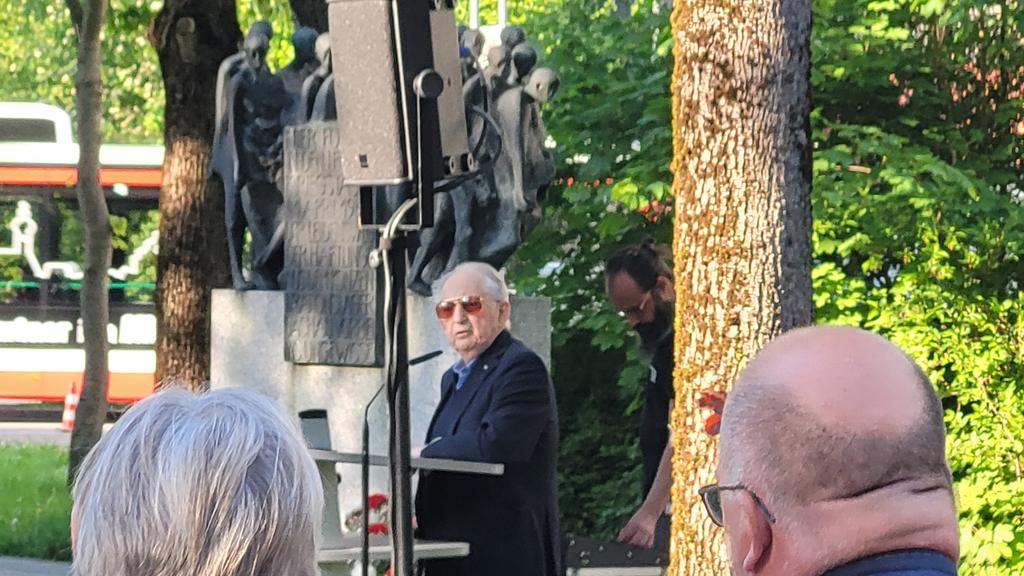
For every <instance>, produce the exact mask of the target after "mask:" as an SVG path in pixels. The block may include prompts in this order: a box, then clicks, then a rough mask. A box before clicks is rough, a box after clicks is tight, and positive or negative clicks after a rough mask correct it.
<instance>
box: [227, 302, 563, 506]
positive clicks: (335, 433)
mask: <svg viewBox="0 0 1024 576" xmlns="http://www.w3.org/2000/svg"><path fill="white" fill-rule="evenodd" d="M406 302H407V304H406V305H407V310H408V325H409V357H410V358H416V357H417V356H420V355H423V354H426V353H429V352H433V351H435V350H442V351H444V354H443V355H442V356H440V357H438V358H434V359H432V360H429V361H427V362H424V363H422V364H419V365H417V366H412V367H410V368H409V382H410V390H409V399H410V419H411V429H412V438H411V440H412V446H413V447H414V448H415V447H419V446H422V445H423V441H424V436H425V435H426V430H427V426H428V425H429V423H430V418H431V416H432V415H433V412H434V408H435V407H436V406H437V402H438V400H439V396H440V383H441V376H442V374H443V373H444V372H445V370H447V369H448V368H449V367H451V365H452V364H454V363H455V361H456V360H457V356H456V355H455V353H454V352H452V351H451V349H450V348H449V346H448V341H447V340H446V338H445V336H444V334H443V333H442V331H441V328H440V325H439V323H438V321H437V318H436V317H435V316H434V305H433V301H432V300H430V299H429V298H423V297H420V296H415V295H409V296H408V297H407V300H406ZM284 311H285V294H284V293H282V292H269V291H248V292H236V291H234V290H215V291H214V292H213V326H212V337H211V361H210V372H211V375H210V387H211V388H214V389H216V388H224V387H228V386H236V387H243V388H249V389H254V390H259V391H261V392H263V393H265V394H267V395H269V396H271V397H272V398H274V399H275V400H277V401H278V402H280V403H281V404H282V405H283V406H284V407H285V409H286V410H287V411H288V413H289V414H291V415H293V416H294V417H295V418H296V419H297V417H298V413H299V412H300V411H303V410H309V409H324V410H327V417H328V421H329V423H330V431H331V446H332V448H333V450H335V451H340V452H353V453H359V452H360V451H361V450H362V425H363V410H364V409H365V408H366V404H367V402H368V401H369V400H370V398H371V397H372V396H373V394H374V392H375V391H376V390H377V388H378V387H379V386H380V385H381V383H382V382H383V370H382V369H381V368H379V367H355V366H326V365H315V364H294V363H292V362H289V361H287V360H285V353H284V351H285V318H284V316H285V313H284ZM511 332H512V334H513V335H514V336H515V337H517V338H519V339H520V340H522V341H523V342H525V343H526V344H527V345H528V346H529V347H530V348H532V349H533V350H535V351H536V352H537V353H538V354H539V355H540V356H541V358H543V359H544V361H545V363H547V364H549V366H550V355H551V312H550V304H549V302H548V300H547V299H541V298H517V297H513V298H512V325H511ZM387 434H388V418H387V399H386V398H385V397H384V394H381V396H380V397H379V398H378V399H377V401H376V402H374V404H373V406H372V407H371V408H370V453H371V454H377V455H386V453H387V446H388V437H387ZM338 472H339V474H341V478H342V481H341V486H340V487H339V491H338V493H339V495H338V499H339V505H340V507H341V515H342V520H343V521H344V518H345V516H347V515H348V514H349V513H350V512H351V511H353V510H355V509H357V508H358V507H359V499H360V491H361V486H360V478H361V474H360V470H359V466H358V465H355V464H338ZM414 485H415V483H414ZM387 486H388V481H387V468H386V467H383V466H374V467H372V468H371V470H370V493H371V494H372V493H374V492H381V493H387V491H388V490H387Z"/></svg>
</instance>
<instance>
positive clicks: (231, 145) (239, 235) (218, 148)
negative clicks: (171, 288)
mask: <svg viewBox="0 0 1024 576" xmlns="http://www.w3.org/2000/svg"><path fill="white" fill-rule="evenodd" d="M253 36H263V37H265V38H266V40H267V43H268V45H269V43H270V40H271V39H272V38H273V36H274V29H273V27H271V25H270V23H269V22H266V21H262V20H260V21H258V22H255V23H253V25H252V26H251V27H250V28H249V33H248V35H247V37H253ZM246 66H248V64H247V61H246V57H245V50H244V49H242V50H239V51H238V53H237V54H232V55H231V56H228V57H227V58H225V59H224V61H223V62H221V64H220V68H219V69H218V70H217V88H216V106H217V110H216V116H215V122H214V134H213V151H212V158H211V161H210V177H212V178H216V179H217V180H219V181H220V185H221V186H222V187H223V190H224V215H225V216H224V218H225V223H226V226H227V232H228V250H229V254H228V259H229V261H230V262H231V278H232V283H233V285H234V286H235V288H236V289H242V288H244V287H245V285H246V283H245V280H244V278H243V277H242V270H241V247H242V239H243V237H244V234H245V214H244V213H243V210H242V199H241V193H240V190H239V186H238V184H237V182H236V181H235V176H236V174H237V172H238V149H236V147H235V137H234V114H233V105H232V102H233V99H234V93H233V89H232V86H231V82H232V80H233V79H234V78H235V77H236V76H237V75H238V73H239V72H240V71H241V70H242V69H243V68H245V67H246ZM229 96H230V97H231V98H229ZM236 252H237V253H236Z"/></svg>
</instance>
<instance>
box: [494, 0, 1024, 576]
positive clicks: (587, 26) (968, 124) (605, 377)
mask: <svg viewBox="0 0 1024 576" xmlns="http://www.w3.org/2000/svg"><path fill="white" fill-rule="evenodd" d="M1019 4H1020V3H1019V0H1015V1H1011V2H1007V3H1003V4H977V3H974V2H966V1H963V0H945V1H939V2H936V1H932V0H889V1H878V0H855V1H851V2H842V1H839V0H817V1H816V2H815V5H814V10H815V27H814V31H813V38H812V42H813V46H812V55H813V67H812V84H813V91H814V98H815V99H814V105H815V111H814V113H813V116H812V124H813V130H814V135H813V136H814V142H815V154H814V188H813V204H814V216H815V219H814V270H813V280H814V286H815V296H814V297H815V307H816V309H817V317H818V320H819V321H820V322H824V323H842V324H854V325H859V326H864V327H866V328H868V329H871V330H876V331H879V332H881V333H883V334H885V335H887V336H889V337H890V338H892V339H893V340H894V341H895V342H897V343H898V344H899V345H901V346H902V347H904V348H905V349H906V350H908V351H909V352H910V353H911V354H912V355H913V356H914V357H915V358H916V359H917V360H918V361H919V362H920V363H921V364H922V365H923V366H924V367H925V369H926V371H927V372H928V373H929V375H930V376H931V378H932V379H933V381H934V382H935V384H936V386H937V388H938V390H939V392H940V394H941V396H942V398H943V405H944V407H945V410H946V423H947V428H948V431H949V442H948V444H949V456H950V461H951V464H952V468H953V474H954V477H955V479H956V483H957V492H958V502H959V509H960V518H961V531H962V532H961V535H962V551H963V561H962V566H961V569H962V572H961V573H963V574H968V575H988V574H1000V575H1002V574H1017V573H1024V530H1022V529H1021V526H1024V456H1022V454H1024V393H1022V390H1021V385H1020V382H1021V381H1022V379H1024V331H1022V329H1024V296H1022V295H1021V292H1020V286H1019V282H1020V281H1021V278H1022V277H1024V275H1022V272H1024V270H1022V265H1021V263H1020V260H1019V257H1018V254H1020V253H1021V250H1022V248H1024V246H1022V243H1024V221H1022V218H1024V215H1022V214H1024V213H1022V210H1021V206H1020V201H1021V200H1022V199H1024V179H1022V174H1021V158H1022V152H1021V137H1022V136H1024V124H1022V123H1021V119H1022V111H1024V102H1022V96H1021V88H1022V86H1024V68H1021V67H1020V66H1021V63H1022V62H1024V42H1022V34H1024V26H1022V25H1021V22H1022V20H1021V19H1020V16H1019V14H1020V11H1021V6H1020V5H1019ZM652 8H653V5H652V4H651V3H650V2H638V3H636V4H635V5H634V7H633V9H632V14H631V17H630V18H628V19H624V20H623V19H618V18H615V17H613V16H611V13H612V10H613V8H612V6H610V5H604V6H600V7H598V8H594V7H593V6H592V5H588V4H586V3H584V2H578V1H575V0H563V1H562V2H558V3H550V4H545V5H544V6H542V7H538V8H535V9H534V10H533V11H532V12H530V13H529V14H528V17H527V22H526V26H527V30H528V32H530V33H532V34H533V35H534V39H535V40H536V41H538V42H539V43H540V44H542V45H543V46H544V48H545V51H544V54H545V58H546V60H545V62H544V63H545V64H547V65H550V66H552V67H554V68H556V69H557V70H558V71H559V72H560V73H561V75H562V78H563V87H564V88H563V91H562V93H561V94H559V97H558V99H557V100H556V101H555V102H554V103H552V104H551V105H549V106H548V107H547V108H546V110H545V122H546V124H547V126H548V130H549V132H550V134H551V135H552V137H553V139H554V140H555V142H556V143H557V146H556V149H555V153H556V157H557V158H558V159H559V161H560V164H559V176H560V177H561V179H562V180H561V183H560V185H558V186H555V187H554V189H553V190H552V191H551V192H550V196H549V198H548V200H547V204H546V207H545V221H544V223H543V224H542V225H541V226H540V227H539V228H538V229H537V230H535V231H534V232H533V234H532V235H531V236H530V239H529V240H528V241H527V243H526V244H525V245H524V246H523V247H522V248H521V249H520V251H519V253H518V255H517V257H516V261H515V262H514V264H513V272H514V277H515V280H516V286H517V288H518V289H519V290H520V292H524V293H528V294H542V295H546V296H549V297H550V298H551V299H552V304H553V323H554V325H555V326H556V330H555V331H554V350H553V360H554V372H555V380H556V386H557V387H558V395H559V402H560V406H561V410H562V428H563V436H562V460H561V468H562V470H563V478H562V503H563V515H564V517H565V524H566V527H567V528H568V529H571V530H579V531H581V532H588V533H594V534H598V535H603V536H605V537H607V536H610V535H612V534H613V533H614V531H615V530H616V529H617V528H618V527H620V526H621V522H622V521H623V520H624V518H625V516H626V515H628V513H629V512H630V511H631V510H632V507H633V506H634V505H635V504H636V502H637V500H636V497H637V495H636V477H635V473H634V472H633V471H634V470H635V469H636V467H637V455H636V452H635V447H634V446H635V436H634V435H633V434H634V432H633V429H634V426H635V422H633V421H632V418H631V417H632V416H633V415H634V409H635V407H636V405H637V402H638V398H639V396H638V395H639V391H640V388H639V386H638V383H639V376H640V374H641V370H642V366H641V365H640V363H639V361H638V359H637V358H636V357H635V353H634V352H633V346H632V342H631V340H632V336H631V335H630V334H629V331H628V329H627V328H626V327H625V326H624V324H623V323H622V322H621V320H619V319H618V318H617V317H616V316H615V315H614V314H612V312H611V310H610V309H609V308H608V307H607V306H606V304H605V303H604V296H603V278H602V276H601V263H602V261H603V259H604V258H605V257H606V256H607V255H608V254H609V252H610V250H612V249H614V248H615V247H617V246H619V245H621V244H623V243H626V242H630V241H634V240H636V239H638V238H640V237H642V236H646V235H650V236H654V237H655V238H658V239H660V240H662V241H667V240H669V239H670V237H671V230H670V229H669V228H668V223H667V222H666V221H665V219H664V218H663V219H660V220H657V221H651V220H653V218H649V217H650V216H652V214H653V213H654V211H652V210H651V208H652V207H653V201H654V200H655V199H659V200H660V199H662V198H665V197H667V196H668V194H669V189H668V182H669V177H670V176H669V173H668V162H669V160H670V158H671V142H670V136H671V134H670V128H669V126H670V122H669V113H670V112H669V107H670V94H669V90H668V74H669V73H670V70H671V60H670V56H669V51H670V46H671V44H670V36H669V35H668V32H667V20H666V18H665V15H664V14H657V13H655V11H654V10H653V9H652ZM634 141H636V142H639V144H640V146H639V147H640V150H635V147H634V146H633V142H634ZM582 160H586V161H585V162H583V161H582ZM569 178H572V179H573V180H572V183H573V185H567V184H568V183H569V182H570V180H569ZM606 178H612V181H611V184H610V185H609V184H606V180H605V179H606ZM595 181H597V182H596V184H597V185H596V186H595V185H594V184H595ZM580 182H585V183H589V184H590V186H580ZM645 208H646V215H647V216H648V218H644V217H643V214H642V213H640V211H641V210H644V209H645ZM615 374H618V385H617V386H616V385H613V383H612V380H613V379H614V378H615V376H614V375H615Z"/></svg>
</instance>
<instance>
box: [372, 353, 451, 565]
mask: <svg viewBox="0 0 1024 576" xmlns="http://www.w3.org/2000/svg"><path fill="white" fill-rule="evenodd" d="M441 354H444V352H443V351H442V350H434V351H433V352H427V353H426V354H423V355H421V356H417V357H415V358H413V359H412V360H409V366H415V365H417V364H422V363H424V362H426V361H427V360H433V359H434V358H437V357H438V356H440V355H441ZM385 384H387V380H385V381H384V382H381V385H380V386H378V387H377V391H376V392H374V393H373V396H371V397H370V401H369V402H367V403H366V408H365V409H364V410H363V453H362V467H363V470H362V472H363V546H362V557H361V558H360V563H361V564H362V571H363V576H368V574H369V569H370V407H371V406H373V403H374V402H375V401H376V400H377V397H378V396H380V393H381V392H382V391H383V390H384V385H385Z"/></svg>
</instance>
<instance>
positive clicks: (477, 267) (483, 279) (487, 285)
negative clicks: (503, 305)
mask: <svg viewBox="0 0 1024 576" xmlns="http://www.w3.org/2000/svg"><path fill="white" fill-rule="evenodd" d="M457 274H458V275H462V274H472V275H473V276H476V277H477V278H478V279H479V280H480V287H481V289H482V290H483V291H484V292H486V293H487V295H488V296H490V297H491V298H494V299H495V300H496V301H498V302H508V285H507V284H505V276H504V275H503V274H502V273H501V272H498V271H497V270H495V269H494V266H491V265H490V264H487V263H486V262H463V263H462V264H459V265H458V266H456V267H455V268H453V269H452V271H451V272H449V273H447V274H445V275H444V276H442V277H441V278H440V279H439V280H438V281H437V282H436V283H435V284H434V290H433V292H434V301H435V303H436V302H439V301H440V299H441V292H442V291H443V290H444V285H445V284H446V283H447V282H448V280H449V279H451V278H452V277H453V276H455V275H457Z"/></svg>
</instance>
